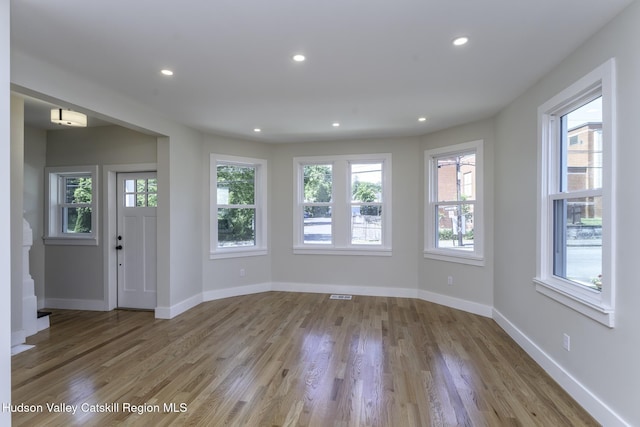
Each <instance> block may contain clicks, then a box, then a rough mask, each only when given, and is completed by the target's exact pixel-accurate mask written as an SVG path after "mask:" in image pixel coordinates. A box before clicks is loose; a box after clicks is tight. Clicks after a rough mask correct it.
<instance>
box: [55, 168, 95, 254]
mask: <svg viewBox="0 0 640 427" xmlns="http://www.w3.org/2000/svg"><path fill="white" fill-rule="evenodd" d="M98 169H99V167H98V165H83V166H54V167H45V171H44V173H45V182H46V183H45V190H44V191H45V201H44V204H45V215H44V236H43V241H44V244H45V245H88V246H97V245H98V244H99V241H98V236H99V234H100V233H99V227H100V213H99V209H100V190H99V187H98V186H99V185H100V183H99V181H100V179H99V177H98ZM86 174H90V175H91V233H81V234H71V233H63V232H62V231H60V229H59V227H60V226H61V221H62V219H61V218H60V212H59V206H60V205H62V204H63V203H62V202H61V201H60V197H61V188H60V182H59V178H60V177H61V176H70V175H86Z"/></svg>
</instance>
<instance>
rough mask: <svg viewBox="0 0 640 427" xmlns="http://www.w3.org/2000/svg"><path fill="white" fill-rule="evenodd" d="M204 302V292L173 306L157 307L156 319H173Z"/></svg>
mask: <svg viewBox="0 0 640 427" xmlns="http://www.w3.org/2000/svg"><path fill="white" fill-rule="evenodd" d="M201 302H202V294H197V295H194V296H192V297H189V298H187V299H186V300H183V301H181V302H179V303H177V304H174V305H172V306H171V307H156V310H155V317H156V319H173V318H174V317H176V316H178V315H180V314H182V313H184V312H185V311H187V310H190V309H192V308H193V307H195V306H196V305H198V304H200V303H201Z"/></svg>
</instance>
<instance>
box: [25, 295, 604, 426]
mask: <svg viewBox="0 0 640 427" xmlns="http://www.w3.org/2000/svg"><path fill="white" fill-rule="evenodd" d="M28 343H29V344H35V345H36V348H34V349H31V350H28V351H26V352H24V353H21V354H19V355H17V356H14V357H13V358H12V365H13V366H12V368H13V369H12V385H13V395H12V400H13V405H20V404H31V405H42V412H35V413H14V414H13V424H14V425H16V426H40V425H42V426H44V425H47V426H55V425H59V426H69V425H83V426H87V425H95V426H107V425H144V426H161V425H202V426H223V425H232V426H235V425H238V426H240V425H247V426H306V425H310V426H322V427H324V426H341V427H342V426H393V427H410V426H458V425H460V426H491V427H493V426H554V427H555V426H583V425H584V426H589V425H597V423H596V422H595V421H594V420H593V419H592V418H591V417H590V416H589V415H588V414H587V413H586V412H585V411H584V410H583V409H582V408H580V407H579V406H578V405H577V404H576V403H575V402H574V401H573V400H572V399H571V398H570V397H569V396H568V395H567V394H566V393H565V392H564V391H563V390H562V389H560V387H559V386H557V385H556V384H555V383H554V381H553V380H552V379H551V378H550V377H549V376H548V375H546V374H545V373H544V371H543V370H542V369H541V368H540V367H539V366H538V365H536V364H535V363H534V362H533V360H532V359H531V358H530V357H529V356H528V355H526V354H525V353H524V352H523V351H522V350H521V349H520V348H519V347H518V346H517V345H516V344H515V342H513V341H512V340H511V339H510V338H509V337H508V336H507V335H506V333H505V332H504V331H502V330H501V329H500V327H499V326H498V325H497V324H496V323H495V322H494V321H493V320H491V319H487V318H483V317H480V316H475V315H472V314H468V313H464V312H461V311H457V310H453V309H449V308H446V307H442V306H438V305H436V304H431V303H427V302H424V301H420V300H414V299H403V298H383V297H362V296H354V299H353V300H352V301H337V300H329V297H328V295H322V294H299V293H284V292H269V293H263V294H255V295H247V296H241V297H234V298H228V299H224V300H219V301H213V302H207V303H203V304H201V305H199V306H198V307H196V308H194V309H192V310H189V311H188V312H186V313H184V314H182V315H181V316H178V317H176V318H175V319H172V320H156V319H154V318H153V314H152V313H150V312H134V311H112V312H87V311H66V310H54V312H53V315H52V317H51V328H50V329H49V330H46V331H43V332H40V333H38V334H37V335H34V336H33V337H30V338H29V339H28ZM47 403H63V404H68V405H79V406H78V409H77V412H76V414H75V415H74V414H70V413H54V412H49V408H47V406H46V404H47ZM172 403H173V404H174V405H175V406H174V407H173V408H168V407H167V408H165V404H172ZM83 404H84V407H82V405H83ZM116 404H117V405H116ZM91 405H94V406H91ZM95 405H101V406H95ZM133 405H143V406H142V407H136V406H133ZM155 405H157V406H155ZM34 409H38V407H36V408H34ZM97 409H101V410H105V411H107V410H112V411H113V412H102V413H95V412H90V411H91V410H97ZM136 410H140V412H143V413H137V412H136ZM182 410H184V412H181V411H182ZM173 411H175V412H173Z"/></svg>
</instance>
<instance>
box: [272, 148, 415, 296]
mask: <svg viewBox="0 0 640 427" xmlns="http://www.w3.org/2000/svg"><path fill="white" fill-rule="evenodd" d="M372 153H391V154H392V186H393V188H392V191H393V211H392V212H393V223H392V228H393V239H392V240H393V256H391V257H384V256H335V255H307V254H305V255H294V254H293V252H292V247H293V212H292V207H293V158H294V157H298V156H316V155H343V154H372ZM421 163H422V157H421V152H420V139H419V138H385V139H367V140H358V141H334V142H318V143H313V142H311V143H304V144H278V145H275V146H274V154H273V161H272V164H271V171H272V192H271V193H272V197H271V203H272V206H273V208H272V215H271V235H272V239H271V243H272V244H271V248H272V251H273V267H272V268H273V272H272V276H273V281H274V282H276V283H291V284H307V285H310V286H309V288H310V289H314V290H321V289H323V285H343V286H350V287H354V286H356V287H366V288H379V292H383V293H384V289H392V290H396V291H398V292H400V291H402V290H407V289H409V290H413V291H417V284H418V259H419V256H420V254H421V252H420V244H421V243H420V242H421V241H422V240H421V235H420V231H419V227H420V225H419V224H420V221H421V212H422V210H421V204H422V197H421V194H420V182H421V180H422V178H421V175H420V173H421V172H420V171H421Z"/></svg>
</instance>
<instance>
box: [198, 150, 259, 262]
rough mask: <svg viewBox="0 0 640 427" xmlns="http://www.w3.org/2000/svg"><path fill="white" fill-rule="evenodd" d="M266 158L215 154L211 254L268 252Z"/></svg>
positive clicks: (212, 158)
mask: <svg viewBox="0 0 640 427" xmlns="http://www.w3.org/2000/svg"><path fill="white" fill-rule="evenodd" d="M266 166H267V162H266V160H261V159H249V158H242V157H233V156H222V155H216V154H212V155H211V201H212V207H211V250H210V252H211V257H212V258H224V257H234V256H251V255H264V254H266V253H267V242H266V229H267V218H266V215H267V210H266V197H267V196H266V188H267V187H266Z"/></svg>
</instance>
